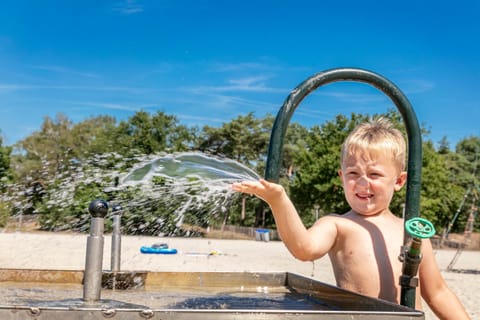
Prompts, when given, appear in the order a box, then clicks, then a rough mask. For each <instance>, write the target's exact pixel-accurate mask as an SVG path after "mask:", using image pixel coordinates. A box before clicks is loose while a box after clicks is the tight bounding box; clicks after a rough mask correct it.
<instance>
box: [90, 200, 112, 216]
mask: <svg viewBox="0 0 480 320" xmlns="http://www.w3.org/2000/svg"><path fill="white" fill-rule="evenodd" d="M88 211H89V212H90V214H91V215H92V217H94V218H105V216H106V215H107V212H108V203H107V201H105V200H101V199H96V200H93V201H92V202H90V205H89V206H88Z"/></svg>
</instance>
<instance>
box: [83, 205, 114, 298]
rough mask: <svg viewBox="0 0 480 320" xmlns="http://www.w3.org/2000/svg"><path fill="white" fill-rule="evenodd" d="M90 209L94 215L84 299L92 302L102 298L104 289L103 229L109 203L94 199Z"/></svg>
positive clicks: (88, 240) (88, 251)
mask: <svg viewBox="0 0 480 320" xmlns="http://www.w3.org/2000/svg"><path fill="white" fill-rule="evenodd" d="M88 211H89V212H90V214H91V215H92V221H91V224H90V235H89V236H88V238H87V256H86V259H85V273H84V279H83V300H84V301H85V302H87V303H92V302H96V301H98V300H100V296H101V289H102V263H103V230H104V222H105V216H106V215H107V212H108V204H107V202H106V201H104V200H94V201H92V202H91V203H90V206H89V207H88Z"/></svg>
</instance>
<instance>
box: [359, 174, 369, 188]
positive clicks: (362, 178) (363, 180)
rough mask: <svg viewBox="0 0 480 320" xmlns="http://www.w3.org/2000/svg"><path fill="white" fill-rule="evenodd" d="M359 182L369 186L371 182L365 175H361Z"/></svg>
mask: <svg viewBox="0 0 480 320" xmlns="http://www.w3.org/2000/svg"><path fill="white" fill-rule="evenodd" d="M357 184H358V185H360V186H368V184H369V181H368V178H367V177H365V176H360V177H359V178H358V180H357Z"/></svg>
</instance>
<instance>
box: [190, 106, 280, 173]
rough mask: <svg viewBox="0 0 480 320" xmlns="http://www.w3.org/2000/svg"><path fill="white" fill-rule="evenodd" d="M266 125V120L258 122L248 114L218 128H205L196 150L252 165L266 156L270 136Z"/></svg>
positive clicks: (251, 114)
mask: <svg viewBox="0 0 480 320" xmlns="http://www.w3.org/2000/svg"><path fill="white" fill-rule="evenodd" d="M267 119H268V116H267ZM270 119H271V116H270ZM268 123H269V121H268V120H265V119H264V120H263V121H262V120H259V119H257V118H255V117H254V115H253V113H249V114H247V115H246V116H238V117H237V118H235V119H233V120H232V121H231V122H227V123H224V124H223V125H222V126H221V127H220V128H214V127H210V126H205V127H203V130H202V132H201V138H200V141H199V145H198V148H199V149H200V150H202V151H204V152H208V153H211V154H214V155H222V156H225V157H227V158H230V159H233V160H236V161H239V162H242V163H244V164H249V165H252V164H253V162H256V161H258V159H262V158H264V157H265V155H266V150H267V145H268V137H269V134H270V127H268V126H266V125H267V124H268Z"/></svg>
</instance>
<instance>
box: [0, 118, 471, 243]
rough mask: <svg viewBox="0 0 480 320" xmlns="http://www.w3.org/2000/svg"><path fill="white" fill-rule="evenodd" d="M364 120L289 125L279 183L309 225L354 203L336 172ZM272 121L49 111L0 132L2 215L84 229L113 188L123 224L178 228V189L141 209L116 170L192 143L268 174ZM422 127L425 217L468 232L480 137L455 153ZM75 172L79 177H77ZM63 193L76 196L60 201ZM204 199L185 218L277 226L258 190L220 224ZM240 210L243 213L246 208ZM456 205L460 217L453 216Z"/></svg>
mask: <svg viewBox="0 0 480 320" xmlns="http://www.w3.org/2000/svg"><path fill="white" fill-rule="evenodd" d="M374 116H375V115H374ZM376 116H378V115H376ZM382 116H385V117H387V118H390V119H391V120H392V122H393V123H394V125H395V126H396V127H398V128H399V129H400V130H401V131H403V132H404V133H405V128H404V125H403V121H402V118H401V116H400V114H399V113H398V112H395V111H393V110H389V111H388V112H386V113H385V114H383V115H382ZM368 117H369V116H368V115H366V114H356V113H352V114H351V115H349V116H345V115H338V116H336V117H335V118H334V119H332V120H331V121H327V122H325V123H323V124H321V125H315V126H312V127H310V128H306V127H304V126H302V125H300V124H298V123H291V124H290V125H289V127H288V129H287V132H286V137H285V141H284V147H283V157H282V160H281V161H282V163H281V180H280V182H281V183H282V184H283V185H284V186H285V188H286V190H287V192H288V193H289V194H290V196H291V198H292V200H293V201H294V203H295V205H296V206H297V208H298V211H299V213H300V215H301V218H302V220H303V221H304V223H305V224H306V225H311V224H313V223H314V220H315V216H316V213H317V210H318V212H319V213H320V215H323V214H328V213H332V212H335V213H343V212H346V211H347V210H348V204H347V203H346V201H345V199H344V196H343V190H342V186H341V181H340V178H339V176H338V169H339V166H340V163H339V157H340V148H341V144H342V143H343V141H344V139H345V138H346V136H347V135H348V134H349V133H350V131H351V130H352V129H353V128H354V127H355V126H356V125H357V124H359V123H360V122H362V121H365V120H366V119H367V118H368ZM273 122H274V117H273V116H271V115H266V116H265V117H263V118H257V117H255V116H254V114H253V113H248V114H246V115H240V116H238V117H237V118H235V119H233V120H231V121H230V122H226V123H224V124H222V125H221V126H220V127H211V126H204V127H203V128H201V129H200V128H198V127H187V126H184V125H182V124H180V123H179V121H178V120H177V118H176V117H175V116H172V115H167V114H165V113H163V112H157V113H154V114H150V113H147V112H145V111H138V112H136V113H135V114H134V115H132V116H131V117H130V118H128V119H126V120H122V121H120V122H117V120H116V119H114V118H113V117H109V116H98V117H91V118H88V119H86V120H84V121H82V122H79V123H73V122H72V121H71V120H69V119H68V118H67V117H66V116H65V115H62V114H58V115H57V116H56V117H55V118H53V119H52V118H50V117H45V119H44V121H43V123H42V125H41V127H40V128H39V130H38V131H35V132H34V133H32V134H31V135H30V136H28V137H27V138H25V139H23V140H22V141H20V142H18V143H17V144H16V145H14V146H8V147H7V146H3V145H2V140H1V139H0V182H1V185H0V187H2V188H3V190H2V191H3V194H2V198H1V202H0V218H1V212H7V214H4V216H5V215H7V216H8V215H9V214H17V213H19V212H22V213H24V214H30V213H37V214H39V215H40V217H41V218H40V221H41V223H42V227H43V228H45V229H50V230H57V229H61V228H64V227H65V226H66V227H67V228H70V229H75V230H82V231H84V230H86V227H87V226H88V220H89V216H88V212H86V209H85V208H86V207H87V206H88V203H89V202H90V201H91V200H93V199H94V198H106V199H108V198H109V197H110V198H111V197H112V196H113V193H115V192H117V194H115V196H116V197H118V198H121V199H123V200H122V201H124V203H125V204H127V205H126V211H127V212H129V214H128V215H126V216H125V219H124V228H126V230H127V232H128V233H131V234H140V233H142V234H145V233H147V234H155V233H158V232H160V231H159V229H158V228H159V226H161V227H162V228H163V230H164V231H162V232H166V234H174V230H175V228H176V224H177V223H178V221H175V219H174V217H173V215H172V212H174V211H175V210H177V209H178V208H179V207H180V206H181V203H182V202H185V201H186V199H184V198H182V197H180V196H178V199H177V201H176V202H175V203H174V204H172V202H171V203H169V204H165V203H159V202H158V201H155V200H154V199H153V198H151V199H149V200H148V201H147V200H145V201H146V203H147V205H145V207H146V208H145V210H144V211H142V214H141V215H140V214H135V213H134V211H135V210H137V209H134V208H130V207H128V203H129V199H135V198H138V197H139V196H140V194H141V193H142V190H140V189H138V188H130V189H127V190H124V191H122V192H118V191H111V190H114V188H115V186H116V185H118V183H119V178H120V175H124V174H125V173H126V172H128V171H130V170H131V169H132V167H134V166H135V165H137V162H138V161H140V160H139V159H141V157H144V156H155V155H157V154H161V153H164V154H166V153H175V152H182V151H189V150H201V151H203V152H206V153H209V154H213V155H218V156H222V157H226V158H230V159H234V160H236V161H238V162H241V163H243V164H245V165H247V166H249V167H251V168H253V169H255V170H256V171H257V172H258V173H259V174H260V175H262V174H263V172H264V170H265V160H266V157H267V152H268V151H267V150H268V143H269V137H270V132H271V128H272V125H273ZM422 134H423V136H424V142H423V162H422V187H421V202H420V206H421V208H420V211H421V212H420V214H421V216H423V217H426V218H428V219H430V220H431V221H432V222H434V224H435V226H436V227H437V231H441V229H442V228H446V227H447V226H451V228H452V232H453V231H457V232H458V231H463V228H464V227H465V224H466V219H467V215H468V212H469V210H471V208H472V207H473V206H475V204H478V198H479V189H478V186H479V171H480V170H477V163H478V161H479V160H478V151H479V149H480V138H479V137H468V138H465V139H463V140H462V141H460V142H459V143H458V144H457V145H456V146H455V150H451V149H450V145H449V143H448V140H447V139H446V137H445V138H444V139H442V141H440V143H439V147H438V149H436V148H435V147H434V144H433V142H431V141H428V140H425V138H426V137H428V131H427V130H426V129H425V128H422ZM12 150H13V151H12ZM84 170H87V171H84ZM85 172H89V174H88V175H87V174H86V173H85ZM79 176H80V177H82V178H81V179H78V178H76V177H79ZM69 177H70V178H69ZM69 179H70V180H69ZM156 183H157V184H158V186H159V187H162V188H169V187H170V186H171V185H170V184H169V183H170V182H169V181H157V182H156ZM109 190H110V191H109ZM67 191H68V192H71V193H70V194H71V196H69V198H68V199H66V198H62V197H61V195H62V194H65V193H66V192H67ZM112 192H113V193H112ZM192 192H193V193H194V192H195V190H193V189H192ZM143 196H145V195H143ZM464 199H465V200H464ZM404 202H405V188H404V189H403V190H402V191H401V192H399V193H397V194H396V195H395V197H394V199H393V201H392V204H391V209H392V211H393V212H394V213H396V214H398V215H401V214H402V208H403V205H404ZM202 206H203V207H202ZM202 206H200V202H199V204H198V205H194V206H192V208H195V209H189V210H191V211H190V212H186V218H185V220H184V221H183V222H184V223H187V224H190V225H198V226H200V227H206V226H208V225H209V224H216V223H218V222H219V221H221V220H222V219H224V220H228V222H229V223H234V224H240V225H245V226H264V227H274V220H273V217H272V215H271V214H269V212H268V208H266V207H265V206H264V204H263V202H262V201H261V200H259V199H256V198H254V197H243V196H241V195H239V194H235V195H234V196H233V197H232V200H231V202H230V203H229V205H228V210H226V211H225V212H224V213H222V214H223V216H222V217H217V218H218V219H219V220H217V221H213V220H211V221H204V220H202V219H199V218H198V217H199V216H198V215H197V214H198V213H201V212H202V210H209V209H211V208H212V206H211V204H208V203H202ZM242 207H243V208H244V209H245V211H244V212H245V215H244V214H241V212H242ZM315 208H317V210H316V209H315ZM457 212H458V214H457V216H458V219H457V218H455V219H454V217H455V215H456V213H457ZM172 219H173V220H172ZM0 220H1V219H0ZM452 220H455V221H453V222H452ZM0 223H1V221H0ZM477 228H478V227H477ZM165 230H166V231H165Z"/></svg>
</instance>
